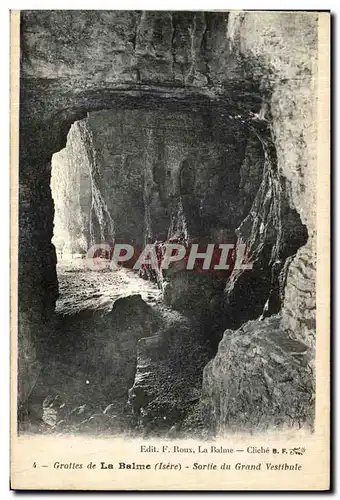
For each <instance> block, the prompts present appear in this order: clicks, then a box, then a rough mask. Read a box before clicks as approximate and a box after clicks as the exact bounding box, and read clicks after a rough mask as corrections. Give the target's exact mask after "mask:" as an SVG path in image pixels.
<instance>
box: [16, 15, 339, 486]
mask: <svg viewBox="0 0 340 500" xmlns="http://www.w3.org/2000/svg"><path fill="white" fill-rule="evenodd" d="M11 23H12V33H11V37H12V38H11V40H12V42H11V51H12V52H11V58H12V59H11V60H12V65H11V78H12V80H11V89H12V108H11V109H12V111H11V115H12V138H11V148H12V180H11V185H12V194H11V198H12V203H13V205H12V228H13V226H14V229H13V230H12V235H11V237H12V239H13V238H14V239H15V241H16V247H15V250H13V245H12V247H11V248H12V255H11V263H12V272H13V274H12V290H11V293H12V363H11V365H12V421H13V422H14V423H13V426H12V460H13V461H14V469H15V471H16V472H15V471H14V472H13V470H14V469H12V481H13V484H14V489H16V486H15V485H16V484H17V485H18V489H25V488H26V487H27V488H28V489H32V488H33V487H34V482H32V484H31V483H30V480H27V477H28V476H29V474H30V473H29V472H28V471H27V470H25V474H24V473H22V474H23V475H20V471H19V472H18V471H17V469H16V464H17V463H18V461H19V459H18V452H17V453H16V452H15V450H16V449H19V448H17V446H19V443H20V442H21V440H22V442H26V443H27V445H28V448H29V449H30V457H29V459H28V460H29V465H27V467H26V466H25V467H26V469H27V468H28V467H32V474H35V473H36V472H37V471H35V469H37V470H38V469H39V467H40V466H41V467H45V468H46V473H47V472H48V471H49V470H52V471H53V477H54V479H53V481H56V483H53V485H54V486H50V483H48V481H47V482H46V485H47V489H49V488H51V489H83V488H82V487H81V486H79V485H78V483H77V482H75V483H74V485H73V483H72V482H71V483H72V484H71V483H69V482H67V481H66V483H62V479H56V477H57V476H58V474H59V476H58V477H59V478H61V477H64V476H61V475H62V474H64V473H65V470H67V469H77V468H79V469H84V468H86V467H87V468H88V469H90V468H91V467H89V466H88V465H85V462H86V464H87V463H88V461H87V458H86V460H85V459H84V460H85V461H84V463H83V462H81V460H80V459H79V457H78V462H79V463H78V462H77V461H75V462H74V461H73V459H72V460H71V462H70V460H69V459H68V458H64V459H63V457H61V455H60V453H59V455H58V456H56V458H54V456H53V457H52V456H50V459H49V460H47V459H46V460H47V461H45V462H46V465H44V464H45V462H41V461H40V462H41V463H40V465H39V460H38V459H36V458H34V456H33V455H34V448H35V445H34V443H36V442H37V443H38V442H40V441H37V440H40V439H41V440H42V441H41V443H44V442H55V443H57V442H58V443H65V442H67V439H76V440H77V441H76V442H80V443H81V442H84V443H88V442H91V443H95V442H96V439H101V440H104V441H105V443H110V442H111V441H110V440H111V439H112V440H116V439H119V440H120V441H121V442H123V443H126V446H132V448H133V449H134V451H135V456H133V457H132V455H131V456H130V459H129V460H127V459H126V456H125V455H124V457H125V458H120V455H119V452H118V451H117V449H118V448H117V447H116V448H115V449H116V452H115V456H111V458H112V460H111V462H110V461H107V460H101V459H99V458H97V460H96V457H94V456H93V455H91V457H90V458H91V460H94V461H95V462H96V461H97V471H96V473H97V472H98V469H103V470H107V469H115V470H116V471H117V469H118V471H117V474H118V472H119V469H140V470H143V472H144V469H149V468H151V469H152V468H154V470H158V469H166V470H167V473H169V474H170V472H169V470H171V469H174V470H173V471H172V477H174V475H175V474H176V470H175V469H176V467H175V465H176V466H177V468H178V466H179V470H182V474H183V479H182V480H180V479H176V480H174V482H175V485H172V483H171V484H170V483H169V484H168V485H167V487H166V488H165V489H176V488H177V489H181V488H180V486H178V485H180V484H181V481H183V483H184V481H185V479H184V472H185V468H187V469H190V471H191V470H192V471H193V472H190V473H191V474H195V473H194V471H195V470H198V471H200V470H205V471H207V472H206V477H208V473H209V472H208V471H210V470H216V468H222V470H224V469H225V470H230V471H233V474H237V471H240V472H242V471H243V472H244V471H250V472H249V474H254V477H255V472H256V471H262V472H263V473H265V471H270V470H274V471H276V472H275V473H278V471H279V472H280V473H281V476H280V477H281V478H282V479H281V481H282V483H283V484H280V485H279V486H278V489H289V487H290V484H287V478H288V477H289V476H285V475H284V474H287V471H288V472H289V471H300V470H301V471H302V472H301V474H302V473H303V474H307V475H308V477H309V480H310V481H311V483H310V484H311V485H312V486H313V485H314V483H313V484H312V479H311V478H313V475H314V473H313V471H312V470H309V471H308V472H306V468H307V466H305V465H303V464H302V465H300V462H299V460H300V459H301V460H303V459H305V458H306V457H307V456H308V452H309V450H310V449H311V446H312V445H310V447H308V445H304V443H303V439H305V438H306V439H307V441H308V440H310V442H311V443H315V442H317V443H318V446H321V448H322V450H323V451H322V453H323V454H322V453H321V452H320V453H321V454H320V455H319V459H321V460H320V461H321V462H322V466H324V467H325V470H323V473H322V474H323V475H322V478H323V479H322V481H321V480H320V485H321V486H323V487H324V488H326V486H327V477H328V474H329V467H328V459H327V456H328V455H327V453H328V449H329V441H328V439H329V437H328V427H329V413H328V412H329V392H328V391H329V386H328V384H329V365H328V361H327V359H328V357H327V353H328V352H329V347H328V345H329V343H330V338H329V295H330V285H329V281H328V280H329V276H328V274H327V265H329V233H328V232H327V230H328V229H327V228H328V226H329V220H330V212H329V197H328V196H327V189H329V185H330V173H329V172H330V170H329V168H330V167H329V154H330V153H329V122H330V118H329V103H328V100H329V93H330V90H329V86H330V80H329V78H330V77H329V65H330V59H329V58H330V49H329V44H330V32H329V29H330V27H329V24H330V13H329V12H326V11H325V12H317V11H236V10H233V11H208V10H207V11H170V10H169V11H167V10H162V11H152V10H146V11H129V10H22V11H20V12H19V11H12V13H11ZM322 99H324V101H322ZM327 99H328V100H327ZM322 102H324V103H325V104H322ZM322 113H323V114H322ZM13 120H14V121H13ZM13 130H17V135H16V138H15V139H14V138H13V137H14V136H13ZM320 148H321V149H320ZM320 151H321V154H320ZM13 162H17V164H15V165H14V163H13ZM319 188H320V189H321V191H319ZM320 193H321V194H320ZM13 200H14V201H13ZM15 228H16V229H15ZM13 241H14V240H13ZM320 242H321V243H320ZM320 245H321V246H320ZM13 280H14V282H13ZM13 283H16V285H15V287H14V288H13V286H14V285H13ZM318 287H319V288H318ZM320 288H321V289H322V291H321V292H320V293H322V294H323V295H322V296H321V295H320V296H319V295H318V293H319V292H318V290H320ZM322 297H323V298H322ZM13 311H15V312H13ZM319 314H323V315H324V319H320V320H319V316H318V315H319ZM320 336H321V337H322V338H321V339H320ZM318 342H320V343H318ZM322 350H323V351H322ZM322 352H323V353H324V354H321V353H322ZM319 353H320V356H321V357H319ZM318 367H319V368H318ZM320 367H321V368H320ZM318 369H321V370H322V377H323V380H324V382H323V384H324V385H323V387H324V393H323V403H322V402H321V399H318V394H317V384H316V381H317V376H318V373H317V370H318ZM320 373H321V372H320ZM318 388H319V389H320V385H319V386H318ZM319 389H318V390H319ZM316 402H317V403H316ZM318 405H319V406H318ZM320 405H321V406H320ZM318 408H319V409H322V411H323V412H324V413H323V418H324V419H325V420H324V423H323V424H322V425H321V427H320V425H319V423H318V420H317V418H318V417H317V412H318ZM321 428H322V429H323V430H322V432H324V434H322V435H321V437H320V435H319V434H318V432H319V430H320V429H321ZM228 436H229V437H230V436H232V440H235V438H236V437H237V438H238V439H240V440H241V441H242V444H237V443H236V441H235V443H232V442H231V441H230V439H229V438H228ZM247 436H250V437H251V438H254V437H255V438H256V439H257V440H256V439H255V441H252V440H250V441H249V443H248V442H247V441H246V440H247ZM259 436H260V437H259ZM266 436H267V437H268V440H269V441H268V442H267V441H266ZM273 436H274V437H273ZM275 436H276V437H277V436H279V437H280V436H289V437H290V438H293V439H294V436H300V437H299V438H298V443H297V444H296V443H291V444H290V441H289V440H288V441H286V444H285V445H281V444H280V445H279V446H276V444H275ZM301 436H302V437H301ZM280 439H281V438H280ZM285 439H286V438H285ZM287 439H288V438H287ZM45 440H46V441H45ZM112 442H114V441H112ZM308 442H309V441H308ZM29 443H31V444H29ZM32 443H33V444H32ZM134 443H138V445H137V444H134ZM268 443H269V444H268ZM39 446H40V445H39ZM39 446H38V447H39ZM41 446H43V445H41ZM124 446H125V445H124ZM36 449H38V448H36ZM94 449H95V448H94ZM45 451H46V457H48V456H49V454H48V447H45ZM160 455H162V457H163V456H166V457H167V460H170V459H172V462H171V460H170V462H171V463H170V462H169V466H168V467H166V465H167V462H166V461H165V459H164V458H163V459H162V460H163V461H162V460H161V457H160ZM205 455H207V456H209V457H210V458H209V461H208V459H207V458H204V456H205ZM222 455H223V460H224V462H225V463H224V469H223V464H222V463H221V464H220V462H218V460H220V456H222ZM236 455H237V458H235V456H236ZM157 456H158V458H157ZM182 456H184V457H185V458H184V459H183V460H185V465H184V462H183V464H182V462H181V458H180V457H182ZM230 456H233V457H234V458H233V462H232V463H231V462H230V464H229V469H228V464H227V462H228V460H229V461H230V460H231V459H230ZM16 457H17V458H16ZM20 457H21V458H20V460H24V459H25V455H24V454H23V453H20ZM145 457H147V461H145V460H146V458H145ZM150 457H152V460H154V462H152V461H150ZM191 457H192V458H191ZM202 457H203V458H202ZM211 457H212V458H211ZM216 457H218V459H217V462H216V464H215V462H214V459H215V458H216ZM249 457H251V458H254V457H255V458H256V460H257V461H256V462H254V463H253V462H249V460H248V458H249ZM322 457H324V458H323V459H322ZM203 459H204V460H203ZM308 459H309V460H311V462H314V466H316V465H315V461H316V458H315V456H314V457H310V458H308ZM247 460H248V461H247ZM187 461H188V464H187ZM261 461H263V463H262V462H261ZM149 462H150V463H149ZM27 463H28V462H27ZM91 463H92V462H91ZM77 464H78V465H79V467H76V465H77ZM122 464H123V465H122ZM80 465H81V467H80ZM148 465H150V467H148ZM203 465H204V467H203ZM129 466H130V467H129ZM163 466H164V467H163ZM215 466H216V467H215ZM320 467H321V465H320ZM62 469H64V470H62ZM40 471H45V469H41V468H40ZM282 471H283V472H282ZM285 471H286V472H285ZM145 472H146V473H148V471H147V470H146V471H145ZM44 473H45V472H44ZM71 473H72V474H73V472H71V471H70V470H68V475H67V477H68V478H70V477H71ZM98 473H99V472H98ZM150 473H151V474H152V472H151V471H150ZM60 474H61V475H60ZM74 474H76V472H74ZM89 474H91V472H89ZM102 474H104V473H102ZM154 474H155V473H154ZM160 474H161V472H160ZM198 474H199V473H197V472H196V476H195V477H198ZM229 474H231V472H230V473H229ZM268 474H270V473H268ZM291 474H293V472H291ZM295 474H296V476H294V477H297V474H298V472H296V473H295ZM201 476H202V474H201ZM225 476H226V474H225ZM77 477H78V476H77ZM79 477H80V476H79ZM84 477H85V476H84ZM104 477H105V478H107V477H108V473H106V475H105V476H104ZM167 477H168V476H167ZM190 477H192V476H190ZM214 477H215V476H212V477H210V479H209V480H204V479H202V477H201V478H200V481H207V485H206V487H205V486H204V485H203V486H201V488H202V489H216V488H217V487H218V484H216V485H214V484H210V483H214ZM216 477H217V476H216ZM249 477H250V476H249ZM251 477H253V476H251ZM261 477H263V476H261ZM275 477H276V476H275ZM318 477H319V476H318V475H317V474H316V475H315V478H318ZM320 477H321V476H320ZM25 478H26V479H25ZM27 481H28V482H27ZM58 481H59V482H58ZM75 481H77V480H76V479H75ZM147 481H149V480H147ZM176 481H177V482H176ZM193 481H195V479H193ZM251 481H252V480H251ZM251 481H250V485H251V484H252V482H251ZM254 481H256V480H255V479H254ZM261 481H262V482H260V486H259V485H258V486H257V489H259V488H261V485H262V489H266V483H264V482H263V479H261ZM296 481H299V480H298V479H296V480H295V479H294V481H293V485H294V486H295V487H296V484H295V482H296ZM170 482H171V480H170ZM208 482H210V483H209V487H208ZM269 482H270V481H269ZM235 483H237V479H235ZM56 484H57V485H59V486H56ZM254 484H255V483H254ZM176 485H177V486H176ZM303 485H304V481H303V480H301V487H303ZM318 485H319V483H318V484H315V485H314V486H315V487H316V489H320V487H318ZM83 486H85V488H84V489H96V488H94V487H93V485H90V486H89V487H88V488H87V487H86V484H85V483H84V485H83ZM182 486H183V487H184V484H182ZM102 487H103V486H100V488H99V489H102ZM185 487H188V488H189V489H196V488H195V487H194V483H193V484H192V485H191V486H190V484H189V486H185ZM248 487H249V486H248ZM248 487H247V486H246V484H245V480H244V484H243V486H240V485H239V486H238V488H237V486H233V487H232V489H247V488H248ZM40 488H42V489H44V486H43V485H42V484H38V488H37V489H40ZM125 488H127V486H125ZM125 488H124V487H123V488H122V487H121V486H120V485H117V489H125ZM139 488H140V486H139V485H138V484H137V483H136V484H134V483H133V484H131V485H129V487H128V489H135V490H137V489H139ZM148 488H150V484H149V483H148V482H146V486H145V488H144V489H148ZM271 488H272V489H276V487H275V485H273V484H271ZM105 489H110V488H107V487H106V486H105ZM112 489H115V488H112ZM150 489H162V487H161V486H157V487H155V488H152V487H151V488H150ZM222 489H228V487H227V486H226V485H224V486H223V485H222ZM306 489H309V488H308V485H307V486H306ZM311 489H313V488H311Z"/></svg>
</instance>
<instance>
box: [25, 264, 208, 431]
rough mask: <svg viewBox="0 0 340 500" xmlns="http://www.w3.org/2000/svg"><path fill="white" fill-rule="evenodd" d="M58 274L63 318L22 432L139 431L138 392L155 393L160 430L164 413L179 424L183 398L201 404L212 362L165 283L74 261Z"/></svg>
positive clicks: (51, 338) (44, 351) (46, 347)
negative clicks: (171, 302) (171, 303)
mask: <svg viewBox="0 0 340 500" xmlns="http://www.w3.org/2000/svg"><path fill="white" fill-rule="evenodd" d="M57 272H58V282H59V292H60V297H59V299H58V302H57V304H56V314H55V315H54V317H53V318H52V320H51V324H50V329H49V333H48V337H47V339H46V340H45V342H43V343H42V344H41V355H40V361H41V364H42V369H41V372H40V374H39V377H38V379H37V381H36V384H35V386H34V388H33V390H32V393H31V395H30V398H29V403H28V408H25V409H24V414H23V417H22V422H21V424H19V431H20V432H24V433H25V432H40V433H57V434H58V433H65V432H66V433H79V432H81V433H83V432H84V433H90V434H97V433H99V434H102V433H104V434H106V433H109V434H114V433H119V434H120V433H124V434H126V433H128V434H130V433H131V432H132V433H133V434H135V433H136V432H137V434H139V432H140V430H138V429H139V424H138V422H139V421H140V414H139V415H136V411H135V410H133V409H132V408H131V406H129V404H128V392H129V389H130V388H132V387H134V388H135V392H136V393H137V394H139V393H140V392H141V390H142V391H145V390H146V391H147V392H151V393H152V394H153V400H154V401H153V403H152V404H151V403H150V412H149V414H150V417H148V418H147V423H146V424H145V427H147V426H150V425H151V424H152V427H156V428H158V427H159V420H161V424H162V427H164V422H165V421H164V414H165V416H166V419H167V420H166V423H167V426H168V427H171V425H172V421H171V418H172V419H176V418H177V413H176V415H175V416H174V417H173V415H172V414H173V413H174V411H173V408H172V406H175V407H176V412H178V410H177V406H178V405H177V400H178V401H179V402H180V406H181V407H182V406H183V407H184V409H185V408H186V407H187V406H188V407H191V406H192V404H193V401H196V400H197V398H198V394H199V392H200V386H201V373H202V370H203V366H204V365H205V364H206V362H207V361H208V358H207V356H208V354H207V351H206V348H205V346H204V345H201V342H200V340H199V339H198V338H197V335H198V334H199V328H198V325H197V324H196V323H197V322H195V321H194V320H193V319H189V318H188V317H186V316H184V315H183V314H182V313H180V312H178V311H176V310H174V309H171V308H170V307H167V306H166V305H165V304H164V303H163V298H162V292H161V290H160V289H159V288H158V287H157V285H156V284H155V283H152V282H151V281H147V280H144V279H142V278H140V277H139V276H138V274H137V273H136V272H134V271H131V270H129V269H125V268H121V269H119V270H118V271H112V270H110V269H104V270H101V271H93V270H90V269H89V268H87V267H86V262H85V260H84V259H81V258H74V259H72V258H70V259H64V260H63V261H61V262H60V263H59V264H58V267H57ZM119 299H123V301H122V300H119ZM140 339H143V344H142V347H141V351H140V355H139V357H138V360H137V358H136V354H137V353H136V348H137V342H138V340H140ZM169 404H170V406H171V408H170V409H169V408H168V407H169ZM164 412H165V413H164ZM144 413H145V412H144ZM149 414H148V415H149ZM170 417H171V418H170ZM144 420H145V417H144ZM149 421H151V424H150V422H149Z"/></svg>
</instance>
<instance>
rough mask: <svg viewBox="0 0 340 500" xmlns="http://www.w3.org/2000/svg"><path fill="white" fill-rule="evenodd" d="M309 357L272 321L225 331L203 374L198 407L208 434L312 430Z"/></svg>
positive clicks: (309, 353)
mask: <svg viewBox="0 0 340 500" xmlns="http://www.w3.org/2000/svg"><path fill="white" fill-rule="evenodd" d="M313 356H314V353H313V352H312V351H310V349H309V348H308V346H307V345H306V344H304V343H302V342H300V341H297V340H293V339H291V338H290V337H289V335H288V333H287V332H284V331H282V330H281V329H280V318H279V317H276V316H273V317H272V318H267V319H266V320H265V321H258V320H256V321H250V322H249V323H246V324H245V325H244V326H242V327H241V328H240V329H239V330H236V331H232V330H226V332H225V333H224V337H223V340H222V341H221V342H220V344H219V348H218V353H217V355H216V357H215V358H214V359H213V360H212V361H210V362H209V363H208V365H207V366H206V367H205V369H204V379H203V394H202V400H201V402H202V404H203V405H205V406H206V411H207V413H208V415H209V416H210V418H211V424H212V429H213V432H215V433H217V434H223V433H224V432H228V431H234V432H235V431H240V430H241V429H242V430H243V431H244V430H249V431H250V430H254V429H256V430H258V431H263V430H266V429H268V428H280V427H281V428H282V427H283V428H284V427H295V428H300V427H301V426H306V425H307V426H309V427H310V428H312V427H313V422H314V390H315V386H314V382H313V368H314V367H313ZM241 360H242V361H241Z"/></svg>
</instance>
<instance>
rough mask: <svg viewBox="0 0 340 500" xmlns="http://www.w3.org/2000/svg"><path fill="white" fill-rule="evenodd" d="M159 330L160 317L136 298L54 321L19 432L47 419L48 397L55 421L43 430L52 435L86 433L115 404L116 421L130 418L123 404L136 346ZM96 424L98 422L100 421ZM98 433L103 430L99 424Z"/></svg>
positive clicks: (42, 348) (43, 345)
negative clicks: (47, 430) (140, 340)
mask: <svg viewBox="0 0 340 500" xmlns="http://www.w3.org/2000/svg"><path fill="white" fill-rule="evenodd" d="M159 325H160V322H159V317H158V315H157V314H156V313H155V311H154V310H153V309H152V308H151V307H150V306H149V305H148V304H146V303H145V302H144V301H143V300H142V298H141V296H140V295H131V296H129V297H124V298H119V299H117V300H116V301H115V303H114V305H113V308H112V310H111V311H110V312H107V311H105V312H103V311H101V312H99V313H98V312H96V313H94V312H93V311H91V310H89V309H88V310H87V311H86V310H84V311H82V312H81V313H78V314H74V315H72V316H56V317H55V318H54V321H53V329H52V330H51V331H49V332H48V337H46V338H45V339H44V340H43V341H42V340H41V339H40V346H39V347H40V349H38V352H37V356H38V361H39V363H40V366H41V367H42V368H41V370H40V371H39V373H38V374H36V375H35V378H34V388H33V390H32V391H31V392H30V393H29V394H28V404H27V406H26V408H25V413H24V414H23V415H22V416H21V426H20V429H21V430H24V429H25V425H26V423H29V424H31V423H32V421H33V422H36V424H37V425H38V426H39V425H40V424H41V422H40V420H41V419H42V420H43V421H44V422H45V420H46V418H49V417H48V416H47V414H48V411H47V410H45V416H44V411H43V410H44V402H45V401H46V398H48V401H49V404H48V408H49V412H50V414H51V415H52V413H53V414H54V415H55V419H56V420H53V419H52V421H51V422H50V423H49V424H48V423H47V425H49V426H50V427H51V428H54V431H61V430H68V431H75V430H81V431H86V430H88V420H89V418H90V417H92V416H93V415H94V414H97V413H99V414H100V413H103V411H104V410H105V408H106V407H107V406H108V405H109V404H113V403H114V405H113V406H115V407H116V410H117V413H119V412H118V409H119V408H120V410H119V411H120V416H121V417H122V415H123V413H124V412H125V416H126V418H128V415H126V412H127V413H128V408H127V407H126V403H127V399H128V390H129V388H130V387H131V386H132V384H133V381H134V377H135V372H136V357H137V342H138V340H139V339H141V338H143V337H148V336H150V335H153V334H154V333H155V332H156V331H157V330H158V329H159ZM30 370H31V372H32V371H33V370H32V367H31V368H30ZM31 372H28V373H29V375H31ZM32 376H33V375H32ZM80 407H81V408H82V410H81V411H80V412H79V416H78V417H77V411H78V410H77V409H79V408H80ZM52 410H53V411H52ZM51 415H50V417H51ZM43 417H44V418H43ZM95 421H96V422H97V424H98V423H100V422H98V418H97V419H95ZM95 421H92V424H91V425H93V428H95ZM39 422H40V424H39ZM45 423H46V422H45ZM111 424H112V426H113V424H114V422H111ZM127 424H128V421H126V425H127ZM29 428H30V427H29ZM41 430H44V425H43V427H42V428H41ZM96 430H99V431H100V430H104V429H102V427H101V426H100V425H98V426H97V429H96Z"/></svg>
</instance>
